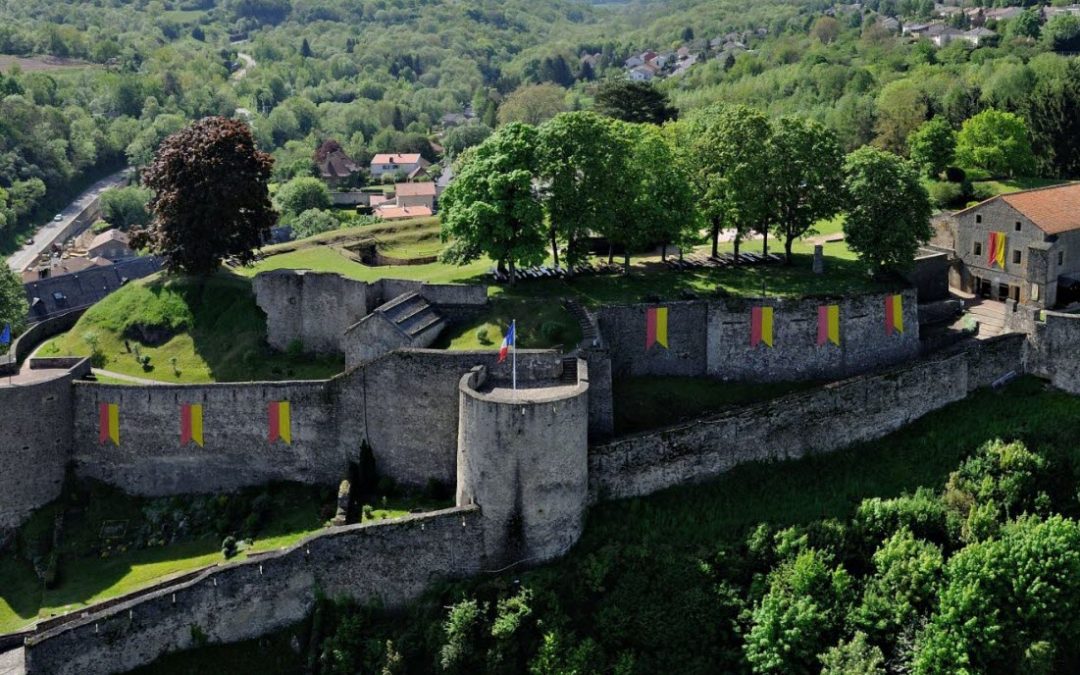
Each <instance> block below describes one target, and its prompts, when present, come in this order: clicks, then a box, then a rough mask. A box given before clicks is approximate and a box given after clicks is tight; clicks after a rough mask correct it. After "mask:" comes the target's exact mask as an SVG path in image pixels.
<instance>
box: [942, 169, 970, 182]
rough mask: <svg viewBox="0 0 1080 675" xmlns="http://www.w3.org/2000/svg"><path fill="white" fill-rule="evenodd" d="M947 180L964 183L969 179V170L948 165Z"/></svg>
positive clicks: (946, 170)
mask: <svg viewBox="0 0 1080 675" xmlns="http://www.w3.org/2000/svg"><path fill="white" fill-rule="evenodd" d="M945 180H947V181H949V182H950V183H963V182H964V181H966V180H967V172H966V171H964V170H963V169H961V168H960V167H958V166H950V167H946V169H945Z"/></svg>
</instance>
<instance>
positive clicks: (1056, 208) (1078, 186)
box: [1001, 183, 1080, 234]
mask: <svg viewBox="0 0 1080 675" xmlns="http://www.w3.org/2000/svg"><path fill="white" fill-rule="evenodd" d="M1001 199H1002V201H1004V202H1005V203H1006V204H1008V205H1009V206H1011V207H1013V208H1014V209H1016V210H1017V211H1019V212H1020V213H1022V214H1024V215H1025V216H1027V217H1028V218H1029V219H1030V220H1031V222H1033V223H1035V225H1036V226H1037V227H1038V228H1039V229H1040V230H1042V231H1043V232H1045V233H1047V234H1059V233H1061V232H1070V231H1072V230H1080V183H1071V184H1069V185H1059V186H1057V187H1050V188H1042V189H1039V190H1027V191H1025V192H1014V193H1012V194H1008V195H1002V196H1001Z"/></svg>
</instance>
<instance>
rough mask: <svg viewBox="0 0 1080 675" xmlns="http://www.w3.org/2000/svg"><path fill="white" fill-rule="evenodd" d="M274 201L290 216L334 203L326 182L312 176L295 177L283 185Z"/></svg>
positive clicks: (327, 207)
mask: <svg viewBox="0 0 1080 675" xmlns="http://www.w3.org/2000/svg"><path fill="white" fill-rule="evenodd" d="M274 201H275V202H276V203H277V206H278V208H279V209H281V211H282V213H284V214H286V215H288V216H298V215H300V214H301V213H303V212H304V211H307V210H309V209H329V208H330V206H331V205H332V203H333V202H332V199H331V197H330V190H329V189H327V187H326V184H325V183H323V182H322V181H321V180H319V179H318V178H312V177H310V176H301V177H299V178H293V179H292V180H290V181H289V182H288V183H285V184H284V185H282V186H281V187H280V188H279V189H278V191H277V194H276V195H274Z"/></svg>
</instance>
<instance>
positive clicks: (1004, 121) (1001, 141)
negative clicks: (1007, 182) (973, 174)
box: [956, 109, 1035, 176]
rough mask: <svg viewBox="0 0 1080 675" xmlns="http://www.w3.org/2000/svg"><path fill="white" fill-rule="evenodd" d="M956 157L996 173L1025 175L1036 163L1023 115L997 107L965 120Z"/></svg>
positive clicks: (963, 163) (958, 139)
mask: <svg viewBox="0 0 1080 675" xmlns="http://www.w3.org/2000/svg"><path fill="white" fill-rule="evenodd" d="M956 159H957V161H958V162H959V163H960V164H961V165H962V166H965V167H971V168H976V169H983V170H984V171H988V172H989V173H990V174H991V175H993V176H1018V175H1024V174H1026V173H1029V172H1030V171H1031V170H1032V169H1033V168H1034V165H1035V156H1034V154H1033V153H1032V150H1031V139H1030V138H1029V137H1028V131H1027V125H1026V124H1025V123H1024V120H1023V118H1022V117H1020V116H1019V115H1016V114H1014V113H1010V112H1002V111H1000V110H993V109H991V110H984V111H983V112H981V113H979V114H978V115H975V116H974V117H972V118H971V119H969V120H967V121H966V122H964V125H963V126H962V127H961V128H960V133H959V134H957V136H956Z"/></svg>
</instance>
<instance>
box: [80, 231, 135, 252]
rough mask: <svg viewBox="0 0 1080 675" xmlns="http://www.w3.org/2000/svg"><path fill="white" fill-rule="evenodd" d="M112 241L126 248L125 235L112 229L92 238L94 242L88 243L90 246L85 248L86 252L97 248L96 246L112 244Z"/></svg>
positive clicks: (126, 240)
mask: <svg viewBox="0 0 1080 675" xmlns="http://www.w3.org/2000/svg"><path fill="white" fill-rule="evenodd" d="M114 241H118V242H120V243H121V244H123V245H124V246H127V244H128V236H127V234H125V233H124V232H121V231H120V230H118V229H116V228H113V229H111V230H105V231H104V232H102V233H101V234H99V235H98V236H96V237H94V240H93V241H91V242H90V245H89V246H87V247H86V249H87V250H88V251H89V250H93V249H95V248H97V247H98V246H101V245H103V244H110V243H112V242H114Z"/></svg>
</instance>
